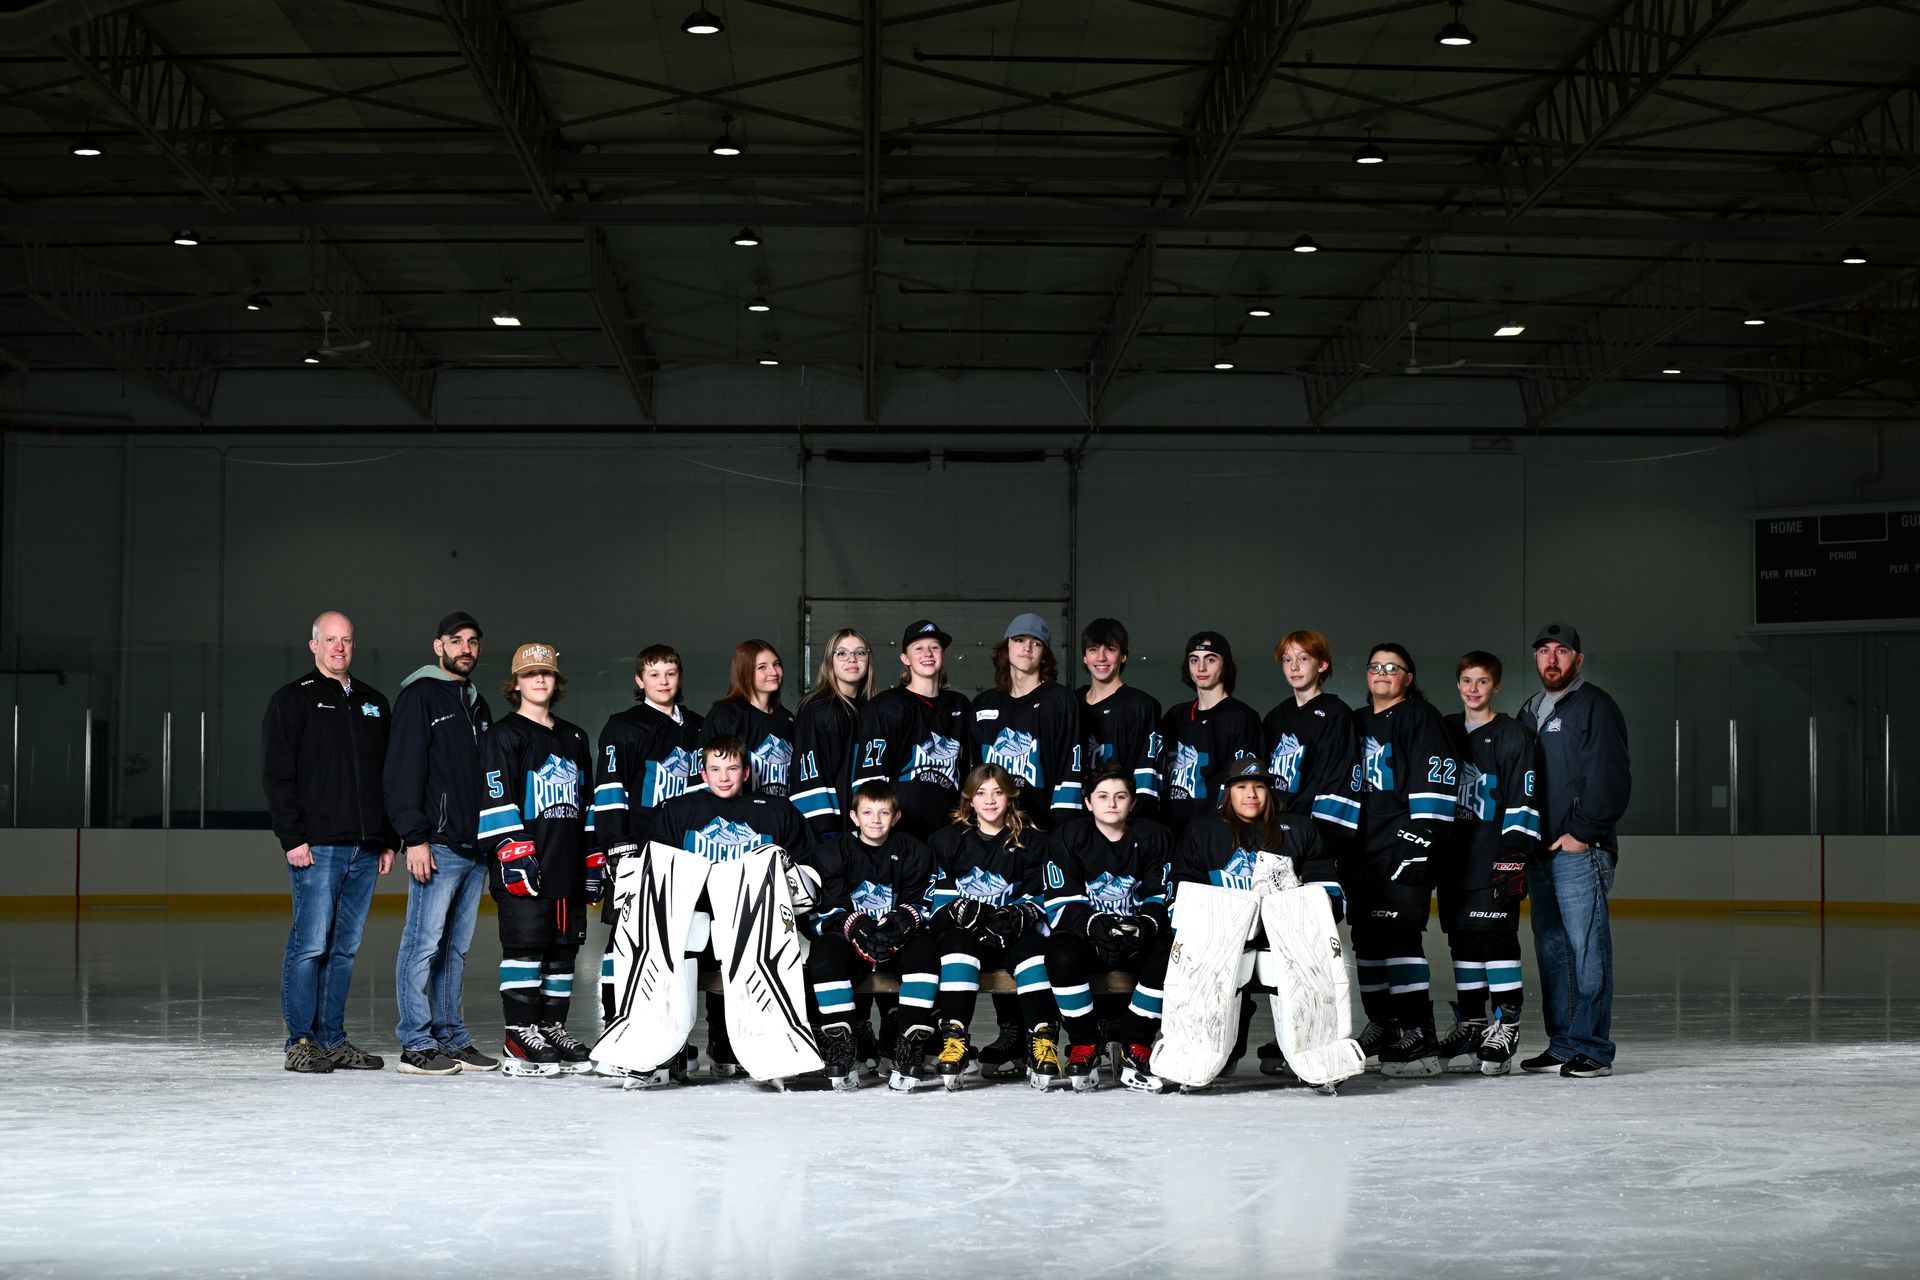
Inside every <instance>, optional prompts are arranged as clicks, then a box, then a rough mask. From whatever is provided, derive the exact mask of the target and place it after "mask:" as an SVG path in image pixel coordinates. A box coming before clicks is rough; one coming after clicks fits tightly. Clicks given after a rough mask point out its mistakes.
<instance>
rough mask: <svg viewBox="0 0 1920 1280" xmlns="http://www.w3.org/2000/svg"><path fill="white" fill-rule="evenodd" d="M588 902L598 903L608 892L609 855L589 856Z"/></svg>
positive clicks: (586, 882) (586, 881)
mask: <svg viewBox="0 0 1920 1280" xmlns="http://www.w3.org/2000/svg"><path fill="white" fill-rule="evenodd" d="M585 884H586V889H587V901H588V902H592V903H598V902H599V901H600V898H601V896H602V895H603V894H605V893H606V891H607V855H606V854H604V853H599V852H594V853H590V854H588V855H587V874H586V880H585Z"/></svg>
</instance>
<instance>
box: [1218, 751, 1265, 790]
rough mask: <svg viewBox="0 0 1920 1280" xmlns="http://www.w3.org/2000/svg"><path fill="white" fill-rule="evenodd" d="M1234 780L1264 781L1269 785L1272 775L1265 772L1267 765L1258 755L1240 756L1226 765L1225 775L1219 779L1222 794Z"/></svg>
mask: <svg viewBox="0 0 1920 1280" xmlns="http://www.w3.org/2000/svg"><path fill="white" fill-rule="evenodd" d="M1236 782H1264V783H1266V784H1267V785H1268V786H1269V787H1271V786H1272V785H1273V775H1272V774H1271V773H1269V772H1267V766H1266V765H1265V763H1263V762H1262V761H1261V759H1260V757H1258V756H1241V757H1240V758H1239V759H1237V760H1235V761H1234V762H1233V763H1232V764H1230V765H1228V766H1227V775H1226V777H1224V778H1222V779H1220V790H1221V792H1222V793H1223V794H1224V793H1225V791H1226V789H1227V788H1228V787H1230V786H1232V785H1233V784H1234V783H1236Z"/></svg>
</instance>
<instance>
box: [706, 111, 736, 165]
mask: <svg viewBox="0 0 1920 1280" xmlns="http://www.w3.org/2000/svg"><path fill="white" fill-rule="evenodd" d="M720 126H721V133H720V136H719V137H717V138H715V139H714V140H713V143H712V145H710V146H709V147H708V148H707V150H709V151H711V152H713V154H714V155H717V156H737V155H739V154H740V153H741V152H743V151H745V150H746V147H744V146H742V145H741V144H740V143H738V142H736V141H734V137H733V115H732V114H731V113H728V114H727V115H724V116H721V117H720Z"/></svg>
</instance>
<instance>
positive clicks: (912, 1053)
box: [887, 1024, 933, 1093]
mask: <svg viewBox="0 0 1920 1280" xmlns="http://www.w3.org/2000/svg"><path fill="white" fill-rule="evenodd" d="M932 1043H933V1028H932V1027H929V1026H926V1025H925V1024H922V1025H920V1026H917V1027H908V1028H907V1029H906V1030H905V1031H902V1032H901V1033H900V1038H899V1039H898V1040H896V1041H895V1042H894V1045H893V1067H892V1069H891V1070H890V1071H889V1072H888V1074H887V1088H889V1089H895V1090H898V1091H899V1092H901V1093H912V1092H913V1091H914V1090H915V1089H918V1088H919V1087H920V1086H921V1085H923V1084H925V1083H927V1046H928V1045H930V1044H932Z"/></svg>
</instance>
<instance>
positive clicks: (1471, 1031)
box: [1439, 1004, 1487, 1071]
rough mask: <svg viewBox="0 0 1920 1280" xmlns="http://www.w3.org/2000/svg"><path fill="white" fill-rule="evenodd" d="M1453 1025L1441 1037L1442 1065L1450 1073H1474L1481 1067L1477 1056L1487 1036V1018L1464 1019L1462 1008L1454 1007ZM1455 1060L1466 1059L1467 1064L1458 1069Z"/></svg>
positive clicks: (1440, 1052) (1440, 1054) (1440, 1053)
mask: <svg viewBox="0 0 1920 1280" xmlns="http://www.w3.org/2000/svg"><path fill="white" fill-rule="evenodd" d="M1452 1008H1453V1025H1452V1026H1451V1027H1448V1028H1447V1032H1446V1034H1445V1035H1443V1036H1441V1037H1440V1042H1439V1057H1440V1065H1441V1067H1442V1068H1444V1069H1445V1070H1448V1071H1472V1070H1473V1069H1474V1068H1476V1067H1477V1066H1479V1059H1478V1058H1476V1057H1475V1056H1474V1055H1476V1054H1477V1053H1478V1052H1479V1051H1480V1039H1481V1037H1482V1036H1484V1035H1486V1034H1487V1020H1486V1019H1485V1018H1463V1017H1461V1016H1460V1006H1459V1005H1457V1004H1456V1005H1453V1006H1452ZM1455 1058H1465V1059H1466V1062H1464V1063H1463V1064H1461V1065H1460V1066H1458V1067H1455V1066H1454V1065H1453V1060H1454V1059H1455Z"/></svg>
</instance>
